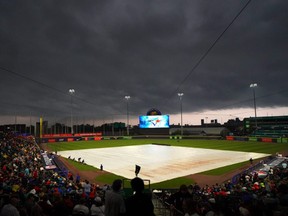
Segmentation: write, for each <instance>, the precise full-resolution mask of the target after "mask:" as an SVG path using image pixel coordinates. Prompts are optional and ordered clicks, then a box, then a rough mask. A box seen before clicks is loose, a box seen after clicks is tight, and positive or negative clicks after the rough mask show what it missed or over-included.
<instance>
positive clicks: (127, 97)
mask: <svg viewBox="0 0 288 216" xmlns="http://www.w3.org/2000/svg"><path fill="white" fill-rule="evenodd" d="M125 99H126V100H127V136H129V105H128V104H129V103H128V101H129V99H130V96H129V95H126V96H125Z"/></svg>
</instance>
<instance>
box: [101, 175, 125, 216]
mask: <svg viewBox="0 0 288 216" xmlns="http://www.w3.org/2000/svg"><path fill="white" fill-rule="evenodd" d="M121 188H122V180H120V179H116V180H114V182H113V184H112V191H111V190H108V191H106V193H105V216H120V215H125V212H126V208H125V202H124V198H123V195H122V194H121Z"/></svg>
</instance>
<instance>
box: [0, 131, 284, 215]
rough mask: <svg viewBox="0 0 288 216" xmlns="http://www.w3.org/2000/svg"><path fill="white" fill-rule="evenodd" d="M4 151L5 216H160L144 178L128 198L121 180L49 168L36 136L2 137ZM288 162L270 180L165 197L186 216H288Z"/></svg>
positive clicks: (184, 188) (0, 157)
mask: <svg viewBox="0 0 288 216" xmlns="http://www.w3.org/2000/svg"><path fill="white" fill-rule="evenodd" d="M0 148H1V154H0V165H1V170H0V210H1V211H0V216H10V215H11V216H12V215H13V216H38V215H39V216H42V215H43V216H50V215H51V216H52V215H53V216H54V215H55V216H57V215H59V216H72V215H75V216H76V215H77V216H78V215H94V216H97V215H98V216H103V215H106V216H110V215H111V216H113V215H135V216H137V215H139V216H141V215H143V216H144V215H145V216H150V215H151V216H153V215H154V213H153V212H154V206H153V203H152V201H151V196H148V195H147V194H144V193H143V189H144V183H143V180H141V179H140V178H138V177H136V178H135V179H133V180H132V181H131V187H132V189H133V191H134V192H135V193H134V194H133V195H131V196H129V197H124V195H123V193H122V192H123V191H121V186H122V181H121V180H115V181H114V182H113V184H112V185H111V186H109V185H104V186H103V187H99V186H98V185H95V184H93V183H90V182H89V181H88V180H86V179H81V176H79V175H77V176H76V177H75V178H74V175H73V174H72V173H71V172H69V171H68V172H67V173H66V174H65V175H63V173H62V174H60V173H59V172H58V170H57V169H47V167H45V164H44V163H43V158H42V154H43V150H41V149H40V148H39V146H38V145H37V144H36V142H35V140H34V138H33V137H23V136H16V135H14V134H12V133H0ZM285 163H286V167H285V166H282V164H280V165H279V166H277V167H273V172H271V173H272V174H270V175H269V176H268V177H267V178H263V179H260V178H258V177H257V175H254V174H251V173H245V174H243V175H242V176H241V178H240V179H239V182H237V184H235V183H232V182H231V181H227V182H225V183H223V184H217V183H215V185H212V186H209V185H206V186H205V187H203V188H201V187H199V186H198V185H197V184H196V183H195V184H193V185H181V186H180V189H179V191H177V192H176V193H171V192H165V193H164V192H163V193H161V194H159V197H161V199H162V200H163V201H164V202H165V203H166V204H168V205H169V208H171V210H172V211H173V212H174V213H175V215H182V216H184V215H185V216H191V215H193V216H197V215H199V216H213V215H215V216H216V215H224V216H225V215H228V216H230V215H236V216H237V215H247V216H248V215H250V216H253V215H256V216H258V215H259V216H270V215H271V216H276V215H288V207H287V206H288V184H287V183H288V182H287V177H288V172H287V161H283V165H284V164H285ZM116 212H117V213H116Z"/></svg>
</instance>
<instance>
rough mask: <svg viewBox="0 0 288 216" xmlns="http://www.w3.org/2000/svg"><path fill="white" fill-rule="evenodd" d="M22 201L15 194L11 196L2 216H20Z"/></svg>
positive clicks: (2, 211) (3, 208) (0, 215)
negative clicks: (19, 208) (19, 209)
mask: <svg viewBox="0 0 288 216" xmlns="http://www.w3.org/2000/svg"><path fill="white" fill-rule="evenodd" d="M19 202H20V199H19V196H18V195H16V194H14V195H11V197H10V198H9V201H8V203H7V204H5V205H4V206H3V207H2V209H1V213H0V216H10V215H12V216H20V213H19V211H18V209H17V207H18V205H19Z"/></svg>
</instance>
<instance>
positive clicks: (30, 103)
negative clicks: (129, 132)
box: [0, 0, 288, 118]
mask: <svg viewBox="0 0 288 216" xmlns="http://www.w3.org/2000/svg"><path fill="white" fill-rule="evenodd" d="M245 4H246V1H242V2H231V1H227V0H223V1H8V0H1V1H0V17H1V19H0V47H1V49H0V66H1V67H3V68H7V69H9V70H11V71H13V72H16V73H18V74H21V75H22V76H24V77H26V78H23V77H21V76H19V75H15V74H13V73H10V72H7V71H4V70H1V72H0V73H1V81H0V90H1V93H0V102H1V104H2V106H1V108H0V113H1V114H2V115H9V114H10V115H15V113H16V114H19V115H31V113H33V114H34V115H45V116H59V118H60V117H63V118H64V117H65V116H69V115H70V106H71V101H70V100H71V98H70V96H69V94H68V89H69V88H74V89H75V90H76V94H75V97H74V105H73V106H74V107H73V109H74V112H75V115H79V116H81V115H82V116H96V117H97V118H104V116H109V115H112V114H120V115H122V114H123V115H124V114H125V109H126V101H125V99H124V96H125V95H130V96H131V99H130V102H129V103H130V109H131V113H133V114H135V115H141V114H145V113H146V112H147V110H148V109H150V108H152V107H156V108H158V109H160V110H161V111H162V112H163V113H168V114H173V113H177V110H178V106H179V103H178V100H179V98H178V96H177V92H178V91H182V92H184V97H185V100H184V101H183V102H185V111H186V112H192V111H197V112H201V110H204V109H206V110H207V109H211V110H213V109H218V108H239V107H250V106H251V105H252V92H251V89H249V85H250V83H252V82H257V83H258V85H259V87H258V88H257V96H258V97H259V99H258V100H257V101H258V103H259V106H262V107H268V106H287V92H288V89H287V64H288V63H287V60H286V58H287V47H288V46H287V45H288V44H287V31H288V29H287V20H288V19H287V13H286V11H285V9H286V8H287V6H288V3H287V1H285V0H279V1H268V0H264V1H260V0H255V1H251V3H250V4H249V5H248V7H247V8H246V9H245V10H244V11H243V13H242V14H241V15H240V16H239V17H238V18H237V20H236V21H235V22H234V23H233V25H232V26H231V27H230V28H229V29H228V31H227V32H225V34H224V35H223V37H222V38H221V39H220V40H219V41H218V43H217V44H216V45H215V47H214V48H213V49H212V50H211V51H210V52H209V54H208V55H207V57H206V58H205V59H204V60H203V61H202V62H201V64H200V65H199V66H198V67H197V68H196V69H195V70H193V71H192V68H193V67H194V66H195V64H196V63H197V62H198V60H199V59H200V58H201V56H203V54H204V53H205V52H206V51H207V50H208V49H209V47H210V46H211V45H212V43H213V42H214V41H215V40H216V38H217V37H218V36H219V35H220V34H221V33H222V32H223V30H224V29H225V28H226V27H227V26H228V24H229V23H230V22H231V21H232V19H233V18H234V17H235V16H236V14H237V13H238V12H239V11H240V10H241V8H242V7H243V6H244V5H245ZM185 77H186V79H185ZM35 81H36V82H35ZM42 84H45V85H44V86H43V85H42ZM55 89H56V90H55ZM16 105H17V106H16Z"/></svg>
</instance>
